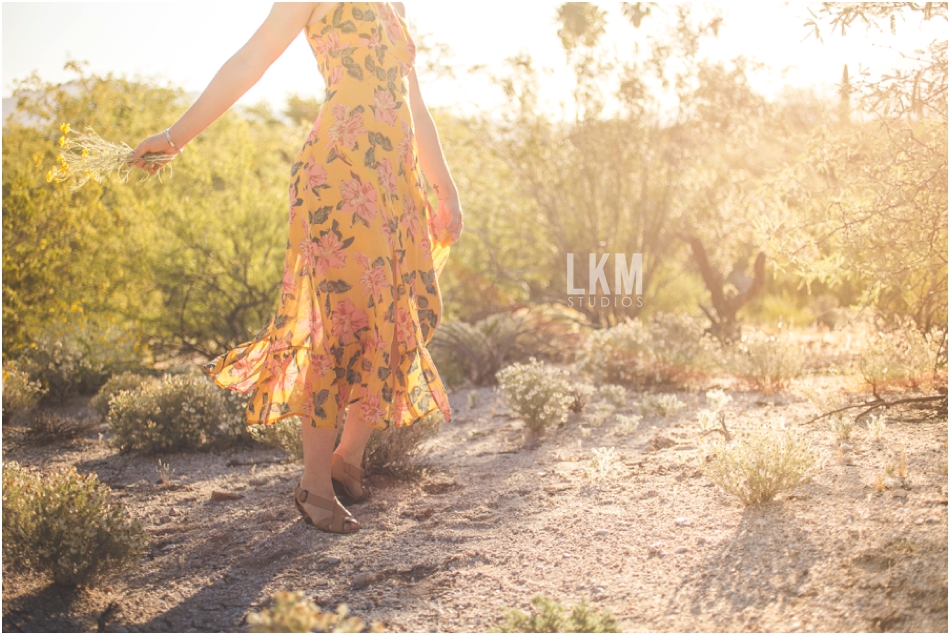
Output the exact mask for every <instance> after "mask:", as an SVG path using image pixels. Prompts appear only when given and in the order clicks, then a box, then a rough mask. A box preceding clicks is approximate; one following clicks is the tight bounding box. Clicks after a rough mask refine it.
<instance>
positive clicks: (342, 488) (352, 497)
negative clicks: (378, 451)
mask: <svg viewBox="0 0 950 635" xmlns="http://www.w3.org/2000/svg"><path fill="white" fill-rule="evenodd" d="M330 478H331V479H332V481H333V491H334V493H336V495H337V496H339V497H340V498H341V499H343V500H347V501H348V502H353V503H358V502H360V501H361V500H363V499H364V498H366V490H365V489H364V488H363V485H362V478H363V470H361V469H360V468H359V467H358V466H356V465H353V464H352V463H347V462H346V461H344V460H343V457H342V456H340V455H339V454H336V453H334V454H333V455H332V456H331V457H330Z"/></svg>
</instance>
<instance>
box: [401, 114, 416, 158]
mask: <svg viewBox="0 0 950 635" xmlns="http://www.w3.org/2000/svg"><path fill="white" fill-rule="evenodd" d="M401 123H402V139H400V140H399V143H398V144H397V146H396V149H397V150H398V152H399V162H400V163H402V164H403V165H407V166H409V167H410V168H412V167H413V165H414V161H415V158H416V153H415V152H413V150H412V140H413V135H412V129H411V128H410V127H409V124H408V123H406V120H405V119H403V120H402V122H401Z"/></svg>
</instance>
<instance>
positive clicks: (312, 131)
mask: <svg viewBox="0 0 950 635" xmlns="http://www.w3.org/2000/svg"><path fill="white" fill-rule="evenodd" d="M322 124H323V111H322V110H321V111H320V112H319V113H318V114H317V119H316V121H314V122H313V128H311V129H310V134H308V135H307V143H310V144H312V143H313V142H314V141H316V140H317V133H318V132H319V131H320V126H321V125H322Z"/></svg>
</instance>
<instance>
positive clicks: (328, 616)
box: [247, 591, 385, 633]
mask: <svg viewBox="0 0 950 635" xmlns="http://www.w3.org/2000/svg"><path fill="white" fill-rule="evenodd" d="M348 613H349V607H348V606H347V605H346V604H345V603H340V604H338V605H337V611H336V613H331V612H329V611H321V610H320V609H319V608H318V607H317V605H316V604H314V603H313V602H311V601H309V600H307V599H305V598H304V595H303V593H301V592H300V591H278V592H277V593H275V594H274V595H273V596H272V597H271V606H269V607H265V608H264V609H262V610H261V611H260V612H258V613H249V614H248V616H247V623H248V624H249V625H250V626H251V631H252V632H254V633H312V632H317V633H361V632H363V631H364V629H365V628H366V624H365V623H364V622H363V620H361V619H359V618H358V617H353V616H349V617H347V614H348ZM367 632H369V633H382V632H385V629H384V626H383V624H382V623H381V622H378V621H374V622H373V623H372V624H370V625H369V630H368V631H367Z"/></svg>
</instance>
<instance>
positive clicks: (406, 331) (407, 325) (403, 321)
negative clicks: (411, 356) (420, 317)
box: [396, 306, 416, 348]
mask: <svg viewBox="0 0 950 635" xmlns="http://www.w3.org/2000/svg"><path fill="white" fill-rule="evenodd" d="M396 339H398V340H399V341H400V342H405V344H406V346H407V347H408V348H415V347H416V330H415V328H414V327H413V325H412V317H411V316H410V314H409V309H407V308H406V307H404V306H401V307H399V308H398V309H396Z"/></svg>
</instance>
